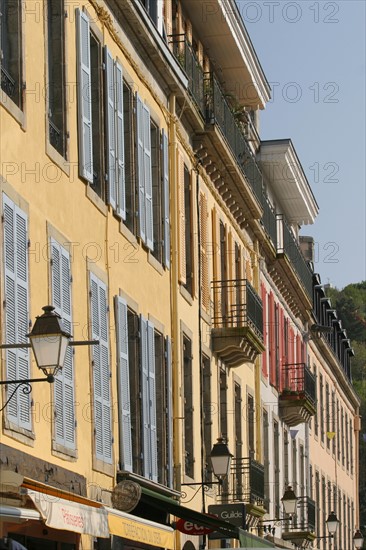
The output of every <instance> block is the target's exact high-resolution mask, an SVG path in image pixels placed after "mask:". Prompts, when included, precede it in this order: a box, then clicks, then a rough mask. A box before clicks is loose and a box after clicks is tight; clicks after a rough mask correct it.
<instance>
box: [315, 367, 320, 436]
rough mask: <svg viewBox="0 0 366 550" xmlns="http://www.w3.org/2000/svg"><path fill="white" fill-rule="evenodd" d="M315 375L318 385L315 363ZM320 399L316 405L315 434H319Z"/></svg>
mask: <svg viewBox="0 0 366 550" xmlns="http://www.w3.org/2000/svg"><path fill="white" fill-rule="evenodd" d="M314 376H315V384H316V386H317V385H318V373H317V368H316V366H315V365H314ZM319 417H320V416H319V400H318V402H317V406H316V413H315V418H314V432H315V435H316V436H317V435H318V434H319Z"/></svg>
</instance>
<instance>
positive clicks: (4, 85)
mask: <svg viewBox="0 0 366 550" xmlns="http://www.w3.org/2000/svg"><path fill="white" fill-rule="evenodd" d="M22 4H23V2H22V1H21V0H0V72H1V78H0V82H1V89H2V91H3V92H4V93H5V94H6V95H7V96H8V98H10V99H11V101H13V102H14V103H15V104H16V105H17V106H18V107H19V109H22V107H23V54H22V48H23V45H22V25H23V23H22Z"/></svg>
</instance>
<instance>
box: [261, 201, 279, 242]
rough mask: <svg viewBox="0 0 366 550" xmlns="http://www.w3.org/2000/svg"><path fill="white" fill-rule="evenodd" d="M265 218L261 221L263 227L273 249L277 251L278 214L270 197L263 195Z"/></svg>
mask: <svg viewBox="0 0 366 550" xmlns="http://www.w3.org/2000/svg"><path fill="white" fill-rule="evenodd" d="M262 207H263V216H262V219H261V225H262V226H263V228H264V231H265V232H266V234H267V237H268V238H269V239H270V241H271V243H272V245H273V247H274V248H275V249H276V251H277V219H276V212H275V210H274V209H273V207H272V205H271V203H270V202H269V200H268V197H267V196H266V195H265V194H264V193H263V199H262Z"/></svg>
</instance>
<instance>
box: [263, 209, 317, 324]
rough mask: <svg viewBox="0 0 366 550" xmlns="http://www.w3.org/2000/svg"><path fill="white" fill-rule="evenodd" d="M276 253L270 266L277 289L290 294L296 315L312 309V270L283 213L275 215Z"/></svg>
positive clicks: (292, 307) (291, 304)
mask: <svg viewBox="0 0 366 550" xmlns="http://www.w3.org/2000/svg"><path fill="white" fill-rule="evenodd" d="M276 221H277V255H276V259H275V261H273V262H272V264H271V267H270V273H271V276H272V278H273V280H274V282H275V283H276V285H277V286H278V288H279V290H280V291H281V292H282V291H283V292H285V293H286V294H287V295H290V296H291V299H290V301H289V305H290V307H291V309H292V310H293V311H294V313H295V314H296V315H300V314H301V313H304V312H305V311H311V310H312V296H313V288H312V277H313V274H312V271H311V269H310V267H309V265H308V263H307V262H306V260H305V258H304V256H303V254H302V252H301V250H300V246H299V244H298V242H297V240H296V238H295V236H294V235H293V233H292V231H291V229H290V227H289V225H288V223H287V221H286V219H285V217H284V215H283V214H277V215H276Z"/></svg>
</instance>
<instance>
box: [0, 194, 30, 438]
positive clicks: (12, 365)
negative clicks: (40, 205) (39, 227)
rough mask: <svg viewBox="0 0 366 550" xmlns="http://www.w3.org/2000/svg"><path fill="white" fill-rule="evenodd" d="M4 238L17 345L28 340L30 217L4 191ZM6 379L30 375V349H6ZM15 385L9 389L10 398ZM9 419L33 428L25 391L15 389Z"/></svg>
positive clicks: (10, 319)
mask: <svg viewBox="0 0 366 550" xmlns="http://www.w3.org/2000/svg"><path fill="white" fill-rule="evenodd" d="M2 221H3V239H4V249H3V250H4V296H5V300H4V306H5V308H4V321H5V343H6V344H17V343H19V342H24V341H25V340H26V338H25V335H26V334H28V332H29V272H28V218H27V215H26V214H25V213H24V212H23V211H22V210H21V209H20V208H19V207H18V206H17V205H16V204H15V203H14V202H13V201H12V200H11V199H10V198H9V197H8V196H7V195H5V194H3V211H2ZM5 357H6V374H5V377H6V379H7V380H18V379H24V378H30V361H29V350H28V348H15V349H7V350H6V352H5ZM13 391H14V388H13V389H12V387H11V386H9V388H7V390H6V394H7V397H10V395H11V394H12V393H13ZM6 414H7V419H8V420H9V422H11V424H12V427H13V426H14V427H16V428H23V429H25V430H31V427H32V423H31V400H30V396H29V395H28V394H25V393H23V392H22V391H18V392H15V394H14V395H13V397H12V399H11V400H10V401H9V403H8V405H7V406H6Z"/></svg>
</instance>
